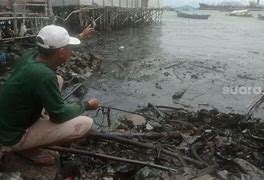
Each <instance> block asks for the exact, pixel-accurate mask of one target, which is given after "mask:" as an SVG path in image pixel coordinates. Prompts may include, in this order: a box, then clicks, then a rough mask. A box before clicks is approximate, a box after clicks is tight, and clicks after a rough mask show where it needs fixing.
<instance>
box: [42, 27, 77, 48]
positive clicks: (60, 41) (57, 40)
mask: <svg viewBox="0 0 264 180" xmlns="http://www.w3.org/2000/svg"><path fill="white" fill-rule="evenodd" d="M80 43H81V41H80V40H79V39H77V38H74V37H70V35H69V33H68V31H67V30H66V29H65V28H63V27H60V26H56V25H48V26H45V27H43V28H42V29H41V30H40V31H39V33H38V35H37V44H38V45H39V46H41V47H43V48H45V49H57V48H61V47H64V46H67V45H68V44H71V45H78V44H80Z"/></svg>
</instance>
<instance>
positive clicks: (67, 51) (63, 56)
mask: <svg viewBox="0 0 264 180" xmlns="http://www.w3.org/2000/svg"><path fill="white" fill-rule="evenodd" d="M71 54H72V50H71V47H70V46H65V47H62V48H60V49H59V50H58V56H59V58H58V59H59V60H58V61H59V64H64V63H66V62H67V61H68V60H69V59H70V57H71Z"/></svg>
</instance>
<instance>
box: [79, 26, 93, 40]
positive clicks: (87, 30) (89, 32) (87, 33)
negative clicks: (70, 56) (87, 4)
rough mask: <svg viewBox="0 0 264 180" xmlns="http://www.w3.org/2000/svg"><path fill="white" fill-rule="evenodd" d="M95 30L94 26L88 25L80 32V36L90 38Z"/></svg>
mask: <svg viewBox="0 0 264 180" xmlns="http://www.w3.org/2000/svg"><path fill="white" fill-rule="evenodd" d="M94 33H95V30H94V28H92V27H91V24H90V25H89V26H87V27H86V28H85V29H84V30H83V31H82V32H81V33H80V34H79V36H80V37H81V39H88V38H89V37H91V36H92V35H94Z"/></svg>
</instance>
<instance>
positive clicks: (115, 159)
mask: <svg viewBox="0 0 264 180" xmlns="http://www.w3.org/2000/svg"><path fill="white" fill-rule="evenodd" d="M47 149H50V150H53V151H58V152H61V153H71V154H79V155H85V156H91V157H95V158H100V159H108V160H113V161H119V162H124V163H130V164H137V165H142V166H149V167H153V168H156V169H161V170H166V171H173V172H178V171H177V170H176V169H173V168H169V167H165V166H161V165H157V164H153V163H151V162H143V161H138V160H132V159H125V158H120V157H116V156H109V155H105V154H99V153H91V152H88V151H84V150H77V149H70V148H64V147H59V146H54V147H49V148H47Z"/></svg>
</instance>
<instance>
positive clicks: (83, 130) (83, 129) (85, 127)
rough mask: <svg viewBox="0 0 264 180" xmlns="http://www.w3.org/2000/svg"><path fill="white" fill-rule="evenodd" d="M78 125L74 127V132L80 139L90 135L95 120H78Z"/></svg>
mask: <svg viewBox="0 0 264 180" xmlns="http://www.w3.org/2000/svg"><path fill="white" fill-rule="evenodd" d="M76 120H77V123H76V124H75V125H74V131H75V132H76V133H77V136H78V137H83V136H85V135H86V134H88V133H89V131H90V130H91V129H92V126H93V119H92V118H89V117H86V116H79V117H77V118H76Z"/></svg>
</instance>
